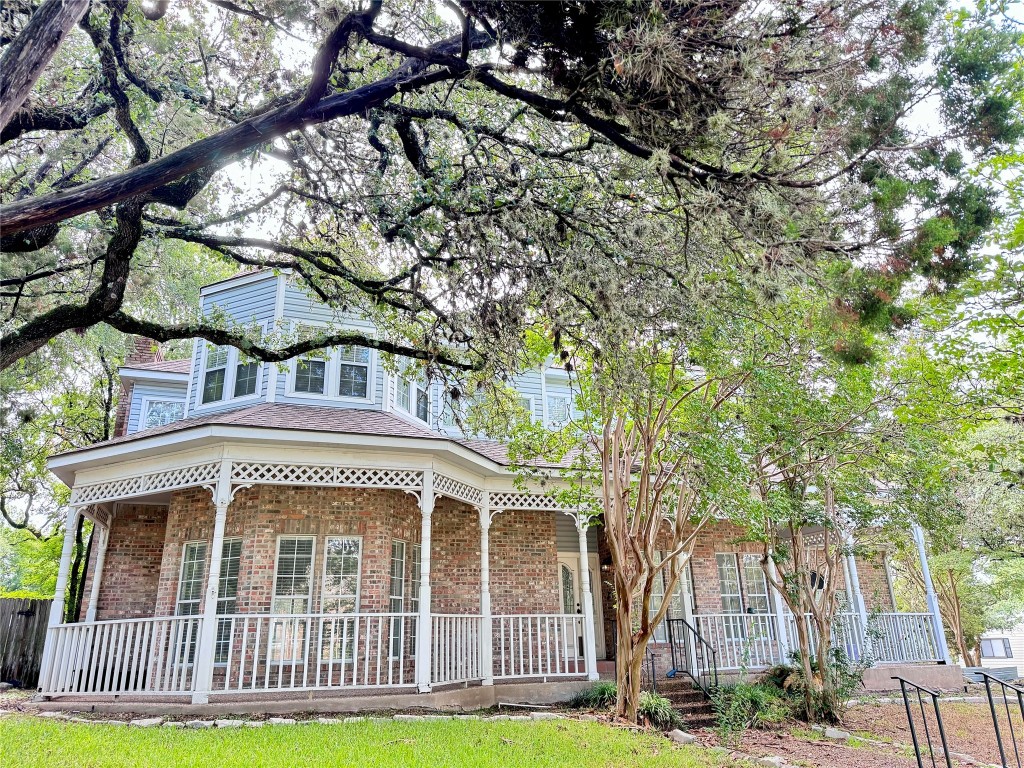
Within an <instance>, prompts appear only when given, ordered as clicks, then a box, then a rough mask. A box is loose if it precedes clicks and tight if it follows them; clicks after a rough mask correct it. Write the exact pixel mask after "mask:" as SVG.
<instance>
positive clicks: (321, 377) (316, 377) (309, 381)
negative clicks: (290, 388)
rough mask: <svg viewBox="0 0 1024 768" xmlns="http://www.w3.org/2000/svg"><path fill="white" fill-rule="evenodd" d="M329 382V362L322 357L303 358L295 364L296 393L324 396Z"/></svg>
mask: <svg viewBox="0 0 1024 768" xmlns="http://www.w3.org/2000/svg"><path fill="white" fill-rule="evenodd" d="M326 380H327V360H326V359H324V358H322V357H303V358H300V359H299V361H298V362H297V363H296V364H295V391H296V392H303V393H306V394H313V395H322V394H323V393H324V382H325V381H326Z"/></svg>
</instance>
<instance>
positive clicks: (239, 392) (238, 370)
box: [235, 361, 260, 397]
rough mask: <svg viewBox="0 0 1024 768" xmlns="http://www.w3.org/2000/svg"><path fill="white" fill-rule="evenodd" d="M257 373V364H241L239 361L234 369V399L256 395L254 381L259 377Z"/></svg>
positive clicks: (258, 365) (258, 370) (258, 366)
mask: <svg viewBox="0 0 1024 768" xmlns="http://www.w3.org/2000/svg"><path fill="white" fill-rule="evenodd" d="M259 372H260V364H259V363H257V362H248V363H243V362H241V361H239V363H238V365H237V366H236V367H235V397H246V396H247V395H254V394H256V379H257V377H258V376H259Z"/></svg>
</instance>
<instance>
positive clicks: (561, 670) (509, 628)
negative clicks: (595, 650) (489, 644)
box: [492, 613, 587, 679]
mask: <svg viewBox="0 0 1024 768" xmlns="http://www.w3.org/2000/svg"><path fill="white" fill-rule="evenodd" d="M492 632H493V634H492V638H493V642H494V678H495V679H499V678H512V677H566V676H572V675H584V674H586V672H587V665H586V662H585V660H584V657H583V653H584V649H583V646H584V643H583V616H581V615H580V614H576V613H565V614H563V613H553V614H513V615H508V616H495V617H494V618H493V630H492Z"/></svg>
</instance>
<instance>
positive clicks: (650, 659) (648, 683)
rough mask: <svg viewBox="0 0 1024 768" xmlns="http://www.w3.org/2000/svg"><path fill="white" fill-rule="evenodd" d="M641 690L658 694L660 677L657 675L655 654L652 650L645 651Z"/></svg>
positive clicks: (641, 667) (641, 669) (641, 671)
mask: <svg viewBox="0 0 1024 768" xmlns="http://www.w3.org/2000/svg"><path fill="white" fill-rule="evenodd" d="M640 688H641V689H643V690H645V691H647V690H649V691H650V692H651V693H657V692H658V675H657V673H656V667H655V658H654V654H653V653H651V649H650V648H645V649H644V660H643V663H642V664H641V666H640Z"/></svg>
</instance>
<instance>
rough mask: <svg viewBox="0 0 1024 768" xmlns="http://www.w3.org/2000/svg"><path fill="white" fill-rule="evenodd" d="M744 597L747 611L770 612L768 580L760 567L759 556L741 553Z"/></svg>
mask: <svg viewBox="0 0 1024 768" xmlns="http://www.w3.org/2000/svg"><path fill="white" fill-rule="evenodd" d="M741 586H742V589H743V592H744V595H745V597H746V603H745V604H746V606H747V613H771V612H772V610H771V602H770V598H769V596H768V580H767V579H766V578H765V575H764V569H763V568H761V556H760V555H754V554H745V555H743V584H742V585H741Z"/></svg>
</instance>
